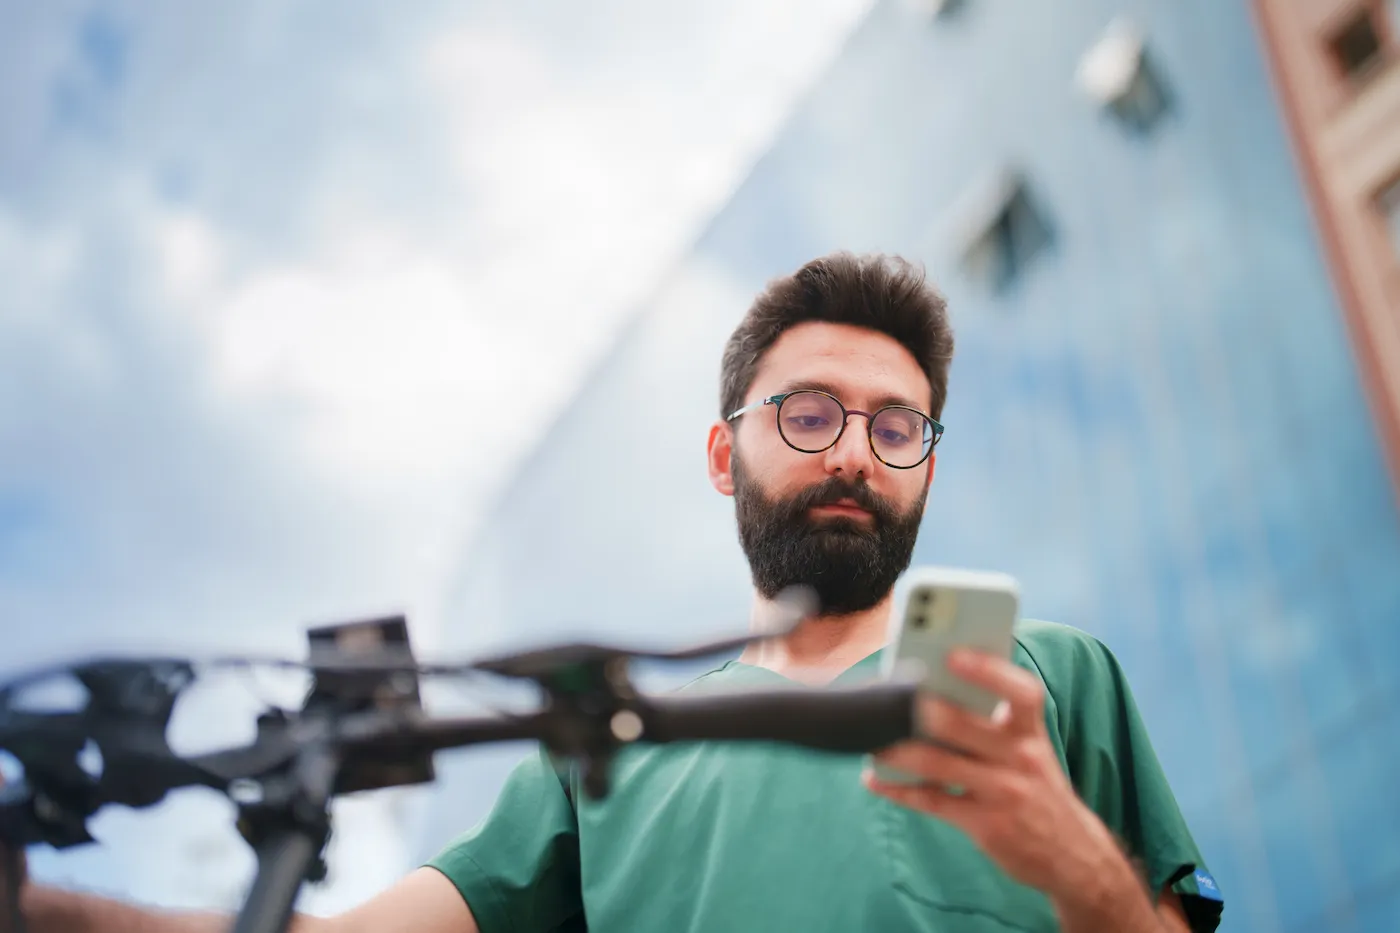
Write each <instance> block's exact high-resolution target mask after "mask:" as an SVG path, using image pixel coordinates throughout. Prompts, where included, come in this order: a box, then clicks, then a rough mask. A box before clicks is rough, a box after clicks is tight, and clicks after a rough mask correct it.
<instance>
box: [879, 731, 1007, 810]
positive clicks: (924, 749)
mask: <svg viewBox="0 0 1400 933" xmlns="http://www.w3.org/2000/svg"><path fill="white" fill-rule="evenodd" d="M875 760H876V761H878V762H879V763H880V764H882V765H885V766H887V767H890V768H893V769H895V770H896V771H903V772H905V773H906V774H912V775H914V776H915V777H919V778H922V779H923V780H925V781H929V782H932V783H934V784H943V785H951V786H954V787H961V788H964V789H965V790H966V791H967V792H968V793H970V794H973V795H975V796H977V797H981V798H984V799H989V800H995V799H998V798H1000V797H1001V796H1003V794H1002V793H1001V791H1002V788H1003V785H1004V784H1005V780H1004V776H1003V774H1002V769H1001V768H999V767H998V766H996V765H993V764H990V763H988V762H985V761H979V760H977V759H975V758H969V757H968V756H966V755H960V754H958V753H957V752H954V751H951V750H949V749H945V748H940V747H938V746H937V745H933V744H931V743H929V742H919V741H914V742H901V743H900V744H898V745H893V746H891V747H889V748H887V749H885V750H884V751H883V752H881V753H879V754H878V755H876V756H875Z"/></svg>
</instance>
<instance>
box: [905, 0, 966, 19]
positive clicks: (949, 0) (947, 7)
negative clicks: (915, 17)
mask: <svg viewBox="0 0 1400 933" xmlns="http://www.w3.org/2000/svg"><path fill="white" fill-rule="evenodd" d="M909 2H911V3H912V4H913V5H914V6H915V7H916V8H917V9H919V10H922V11H923V12H924V13H926V14H928V15H929V16H931V17H933V18H934V19H938V18H939V17H941V16H952V15H953V14H954V13H956V12H958V10H959V9H960V8H961V7H963V6H964V5H965V3H966V0H909Z"/></svg>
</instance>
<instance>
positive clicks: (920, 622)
mask: <svg viewBox="0 0 1400 933" xmlns="http://www.w3.org/2000/svg"><path fill="white" fill-rule="evenodd" d="M909 626H910V627H911V628H927V627H928V618H927V617H925V616H922V615H917V616H914V618H912V619H910V620H909Z"/></svg>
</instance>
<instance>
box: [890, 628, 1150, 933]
mask: <svg viewBox="0 0 1400 933" xmlns="http://www.w3.org/2000/svg"><path fill="white" fill-rule="evenodd" d="M948 668H949V670H950V671H951V672H952V673H953V674H954V675H956V676H958V677H960V678H962V679H963V680H966V681H967V682H969V683H972V684H976V685H978V686H980V687H984V688H986V689H988V690H990V691H992V692H993V693H995V694H997V695H998V696H1000V697H1002V698H1003V699H1004V701H1005V702H1004V703H1003V704H1002V705H1001V706H1000V707H999V708H998V710H997V713H996V715H994V716H993V717H992V718H990V719H988V718H986V717H982V716H978V715H976V714H974V713H971V712H968V711H966V710H963V709H960V708H958V707H956V706H953V705H951V704H949V703H946V702H943V701H940V700H935V699H927V700H924V701H923V702H922V705H921V708H920V719H921V720H922V725H923V731H924V732H925V733H926V734H928V735H929V736H931V737H933V738H936V739H938V740H939V741H940V742H943V743H946V744H947V745H950V746H953V747H955V748H957V749H959V750H961V753H960V752H959V751H952V750H950V749H948V748H943V747H939V746H937V745H933V744H930V743H928V742H923V741H911V742H904V743H901V744H899V745H896V746H893V747H892V748H889V749H887V750H886V751H884V752H882V753H881V754H880V755H878V756H877V757H878V760H879V761H880V762H881V763H883V764H885V765H888V766H890V767H892V768H896V769H898V770H900V771H905V772H908V773H911V774H915V775H918V776H919V777H922V778H924V779H926V780H927V781H928V782H929V783H927V784H921V785H901V784H890V783H885V782H882V781H880V780H879V779H877V778H876V777H875V776H874V775H873V774H872V773H870V772H867V773H866V775H865V777H864V781H865V783H866V786H867V787H869V788H870V789H871V790H872V791H874V792H875V793H877V794H881V795H882V796H885V797H888V798H889V799H890V800H893V801H895V802H896V803H900V804H903V805H905V806H908V807H911V808H913V809H916V810H921V811H923V812H925V813H929V814H932V815H934V816H937V817H939V818H941V819H944V820H946V821H947V822H949V823H951V824H952V825H954V826H956V827H958V828H959V829H961V830H962V831H963V832H964V833H966V834H967V835H968V836H969V837H970V838H971V839H972V841H973V842H975V843H976V844H977V846H978V847H979V848H981V849H982V851H983V852H985V853H986V854H987V856H988V857H990V858H991V859H992V860H993V861H995V862H996V863H997V864H998V865H1000V866H1001V868H1002V870H1003V871H1005V872H1006V873H1007V874H1008V875H1010V876H1011V877H1012V878H1014V879H1016V880H1017V881H1019V882H1021V883H1022V884H1025V885H1029V886H1030V887H1033V888H1037V889H1039V890H1041V891H1043V892H1045V894H1046V895H1048V896H1049V897H1050V899H1051V901H1052V902H1054V903H1055V905H1056V908H1057V910H1058V911H1059V912H1060V914H1061V916H1062V918H1067V917H1069V916H1075V917H1080V916H1084V917H1088V916H1091V915H1098V914H1100V913H1101V912H1106V911H1112V914H1111V915H1113V916H1115V919H1116V921H1117V922H1118V924H1119V925H1118V926H1116V927H1115V928H1116V929H1122V930H1136V929H1143V930H1150V929H1158V928H1159V927H1156V925H1155V919H1154V918H1153V916H1152V906H1151V903H1150V901H1149V899H1148V896H1147V891H1146V889H1145V888H1144V887H1142V885H1141V883H1140V882H1139V881H1138V880H1137V878H1136V875H1135V873H1134V872H1133V870H1132V868H1131V866H1130V865H1129V863H1128V861H1127V859H1126V858H1125V857H1124V856H1123V854H1122V853H1121V851H1120V850H1119V847H1118V843H1117V841H1116V840H1115V839H1114V838H1113V834H1112V833H1111V832H1109V830H1108V827H1106V826H1105V825H1104V824H1103V822H1102V821H1101V820H1100V819H1099V818H1098V816H1097V815H1096V814H1095V813H1094V812H1093V811H1092V810H1090V809H1089V807H1088V806H1086V805H1085V804H1084V802H1083V801H1082V800H1080V799H1079V797H1078V795H1077V794H1076V793H1075V791H1074V787H1073V785H1071V784H1070V781H1069V778H1068V776H1067V775H1066V774H1065V772H1064V770H1063V769H1062V768H1061V767H1060V761H1059V758H1058V757H1057V756H1056V754H1055V749H1054V746H1053V745H1051V743H1050V737H1049V735H1048V734H1047V732H1046V729H1045V700H1044V693H1043V688H1042V687H1041V684H1040V681H1039V680H1038V679H1037V678H1036V677H1035V676H1034V675H1032V674H1031V673H1030V672H1029V671H1025V670H1022V669H1021V668H1019V667H1017V666H1016V665H1014V664H1012V663H1010V662H1009V661H1006V660H1004V659H1001V658H996V657H993V656H990V655H986V654H981V653H976V652H968V651H960V652H953V653H951V654H950V655H949V659H948ZM950 787H951V788H958V789H961V793H953V792H950V791H949V790H948V788H950ZM1125 915H1126V916H1125ZM1130 917H1134V918H1138V917H1140V918H1142V921H1141V923H1140V925H1134V924H1133V923H1131V922H1130V923H1122V921H1124V920H1127V919H1128V918H1130Z"/></svg>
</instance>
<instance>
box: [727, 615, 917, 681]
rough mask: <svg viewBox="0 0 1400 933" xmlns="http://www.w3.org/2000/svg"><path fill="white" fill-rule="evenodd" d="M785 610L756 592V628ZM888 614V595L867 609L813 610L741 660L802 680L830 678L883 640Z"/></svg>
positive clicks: (770, 621) (771, 623)
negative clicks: (814, 613)
mask: <svg viewBox="0 0 1400 933" xmlns="http://www.w3.org/2000/svg"><path fill="white" fill-rule="evenodd" d="M783 611H784V610H783V609H782V607H780V606H778V605H776V604H774V603H773V602H771V601H769V600H766V599H763V598H762V597H758V598H756V599H755V600H754V608H753V615H752V617H751V621H752V624H753V628H754V630H755V631H763V630H765V629H767V628H771V626H772V625H773V620H774V619H775V618H776V617H781V616H782V614H783ZM889 616H890V597H888V596H886V597H885V598H884V599H883V600H881V601H880V602H879V603H877V604H876V605H874V606H873V607H871V608H870V609H866V610H865V611H863V612H856V613H852V614H850V615H844V616H813V617H811V618H809V619H806V620H804V621H803V622H802V623H801V624H800V625H798V626H797V627H796V628H795V629H794V630H793V631H792V632H790V633H789V634H787V635H784V636H782V637H779V638H773V639H771V640H768V641H763V642H759V643H758V644H755V645H752V646H750V647H749V648H748V649H747V650H745V651H744V653H743V655H741V656H740V658H739V660H740V661H742V662H743V663H745V664H752V665H754V666H755V667H763V668H767V669H768V670H770V671H773V672H775V673H778V674H782V675H783V676H784V677H787V678H789V679H791V680H796V681H799V682H801V683H808V684H826V683H829V682H831V681H832V680H833V679H835V678H836V677H837V676H839V675H840V674H841V673H842V672H843V671H845V670H846V669H848V668H849V667H850V666H851V665H853V664H855V663H856V662H857V661H860V660H862V659H864V658H867V657H869V656H870V655H872V654H874V653H875V652H876V651H878V650H879V649H880V648H883V647H884V646H885V641H886V638H887V636H888V622H889Z"/></svg>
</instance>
